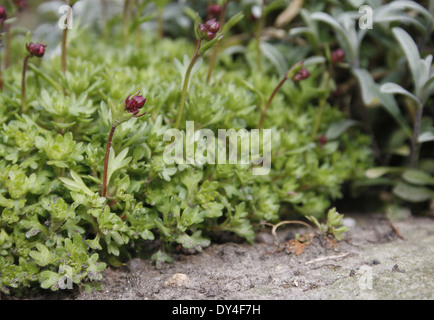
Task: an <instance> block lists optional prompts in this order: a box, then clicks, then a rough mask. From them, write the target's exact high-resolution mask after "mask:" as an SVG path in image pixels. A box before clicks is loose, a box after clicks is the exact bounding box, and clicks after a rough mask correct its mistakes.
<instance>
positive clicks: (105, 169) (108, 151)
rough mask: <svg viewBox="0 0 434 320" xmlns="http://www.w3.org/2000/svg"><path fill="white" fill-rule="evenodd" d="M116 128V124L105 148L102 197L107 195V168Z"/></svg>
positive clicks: (111, 130)
mask: <svg viewBox="0 0 434 320" xmlns="http://www.w3.org/2000/svg"><path fill="white" fill-rule="evenodd" d="M115 130H116V126H112V127H111V129H110V133H109V136H108V139H107V147H106V149H105V158H104V172H103V178H102V191H101V197H105V196H106V194H107V170H108V163H109V156H110V147H111V145H112V140H113V134H114V133H115Z"/></svg>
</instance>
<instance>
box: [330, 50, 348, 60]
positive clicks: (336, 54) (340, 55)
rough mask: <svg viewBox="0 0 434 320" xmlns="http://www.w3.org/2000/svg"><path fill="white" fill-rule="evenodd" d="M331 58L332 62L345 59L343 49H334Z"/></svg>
mask: <svg viewBox="0 0 434 320" xmlns="http://www.w3.org/2000/svg"><path fill="white" fill-rule="evenodd" d="M331 58H332V62H333V63H339V62H342V61H344V59H345V51H344V50H342V49H340V48H339V49H336V50H335V51H333V52H332V56H331Z"/></svg>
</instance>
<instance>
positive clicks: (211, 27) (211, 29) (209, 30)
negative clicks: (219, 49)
mask: <svg viewBox="0 0 434 320" xmlns="http://www.w3.org/2000/svg"><path fill="white" fill-rule="evenodd" d="M197 28H198V31H199V32H198V34H199V36H200V37H201V38H202V39H206V40H212V39H214V37H215V36H216V34H217V32H218V31H219V29H220V24H219V23H218V22H217V21H216V19H211V20H208V21H207V22H205V23H199V25H198V26H197Z"/></svg>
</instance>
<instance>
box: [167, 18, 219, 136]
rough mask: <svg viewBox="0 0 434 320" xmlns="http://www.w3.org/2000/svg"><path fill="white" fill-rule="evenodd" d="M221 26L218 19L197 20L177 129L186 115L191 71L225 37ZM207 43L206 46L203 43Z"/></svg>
mask: <svg viewBox="0 0 434 320" xmlns="http://www.w3.org/2000/svg"><path fill="white" fill-rule="evenodd" d="M219 30H220V24H219V23H218V22H217V21H216V19H211V20H208V21H206V22H205V23H199V18H198V17H197V18H196V22H195V27H194V32H195V35H196V49H195V51H194V54H193V57H192V58H191V61H190V64H189V65H188V67H187V70H186V72H185V76H184V81H183V84H182V91H181V100H180V102H179V107H178V115H177V117H176V122H175V128H179V125H180V123H181V119H182V115H183V113H184V105H185V99H186V97H187V90H188V84H189V81H190V74H191V70H192V69H193V66H194V64H195V63H196V61H197V59H199V57H200V56H201V55H202V54H203V53H204V52H205V51H206V50H208V49H209V48H211V47H212V46H214V45H215V44H216V43H217V41H218V40H219V39H221V38H222V37H223V35H222V34H221V33H219ZM203 41H206V43H205V44H204V45H202V42H203Z"/></svg>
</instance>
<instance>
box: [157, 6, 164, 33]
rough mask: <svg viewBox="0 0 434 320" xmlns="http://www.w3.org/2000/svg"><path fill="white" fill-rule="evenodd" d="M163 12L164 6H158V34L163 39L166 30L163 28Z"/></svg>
mask: <svg viewBox="0 0 434 320" xmlns="http://www.w3.org/2000/svg"><path fill="white" fill-rule="evenodd" d="M163 12H164V8H162V7H160V6H158V17H157V34H158V39H160V40H161V39H163V35H164V30H163V23H164V21H163Z"/></svg>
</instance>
